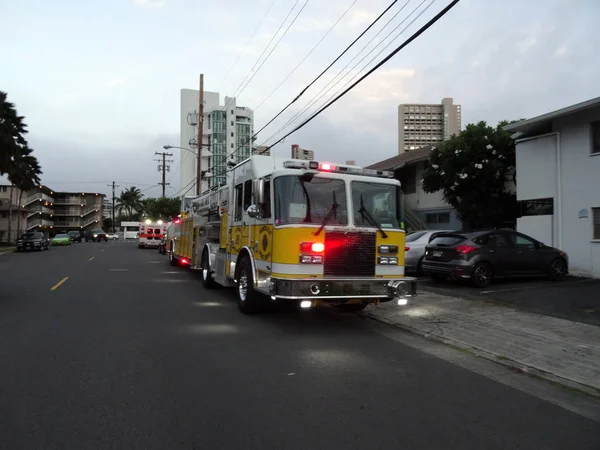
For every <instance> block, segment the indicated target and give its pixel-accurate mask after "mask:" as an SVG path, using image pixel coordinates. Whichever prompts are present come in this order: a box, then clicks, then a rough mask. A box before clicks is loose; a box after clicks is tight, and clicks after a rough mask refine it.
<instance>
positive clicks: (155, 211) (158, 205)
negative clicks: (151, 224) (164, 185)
mask: <svg viewBox="0 0 600 450" xmlns="http://www.w3.org/2000/svg"><path fill="white" fill-rule="evenodd" d="M180 205H181V199H180V198H179V197H175V198H168V197H158V198H147V199H144V200H142V209H143V213H144V215H145V216H146V217H149V218H151V219H153V220H159V219H161V220H169V219H172V218H174V217H177V215H178V214H179V213H180V211H179V209H180Z"/></svg>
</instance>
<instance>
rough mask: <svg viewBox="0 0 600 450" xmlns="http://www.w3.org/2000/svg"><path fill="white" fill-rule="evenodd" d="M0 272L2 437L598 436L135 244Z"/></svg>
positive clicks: (430, 446) (25, 440)
mask: <svg viewBox="0 0 600 450" xmlns="http://www.w3.org/2000/svg"><path fill="white" fill-rule="evenodd" d="M0 274H1V277H2V288H1V291H0V448H2V449H34V448H35V449H45V450H47V449H78V450H79V449H102V448H111V449H112V448H114V449H117V448H118V449H120V448H123V449H132V448H140V449H160V450H166V449H189V450H192V449H211V450H212V449H239V448H243V449H261V450H264V449H277V450H279V449H302V450H307V449H328V450H332V449H388V448H389V449H394V450H397V449H398V448H409V449H411V450H416V449H427V450H434V449H444V450H447V449H450V448H451V449H474V450H475V449H477V450H480V449H486V450H493V449H515V448H519V449H535V450H542V449H567V448H568V449H570V450H575V449H590V450H592V449H594V450H597V449H598V448H600V433H598V430H599V429H600V425H599V423H598V422H596V421H594V420H592V419H590V418H586V417H584V416H582V415H579V414H576V413H574V412H572V411H570V410H568V409H565V408H563V407H560V406H557V405H556V404H554V403H551V402H549V401H547V400H544V399H542V398H539V396H534V395H530V394H528V393H524V392H523V391H522V390H520V389H516V388H514V387H510V386H508V385H506V384H503V383H500V382H498V381H495V380H494V379H492V378H490V377H488V376H484V375H481V374H479V373H476V372H474V371H471V370H468V369H465V368H464V367H462V366H460V365H457V364H453V363H451V362H449V361H448V360H447V359H442V358H439V357H436V356H433V355H432V354H430V353H426V352H423V351H421V350H419V349H417V348H415V347H414V346H410V345H406V344H404V343H402V339H401V338H399V339H394V338H391V337H390V336H388V335H386V334H384V333H381V332H379V331H378V329H379V326H380V325H379V324H374V323H371V322H370V321H368V320H365V319H363V318H361V317H360V316H356V315H341V314H333V313H312V312H291V311H276V312H272V313H268V314H264V315H262V316H243V315H242V314H240V313H239V312H238V310H237V307H236V305H235V302H234V300H233V293H232V292H231V291H229V290H218V291H210V292H207V291H204V290H203V289H202V287H201V284H200V281H199V280H198V279H197V278H196V276H195V275H194V274H192V273H189V272H185V271H183V270H181V269H174V268H172V267H170V266H169V265H168V263H167V260H166V258H165V257H164V256H160V255H159V254H158V252H156V251H154V250H138V249H137V247H136V246H135V245H132V244H130V243H109V244H92V243H89V244H77V245H73V246H70V247H66V248H53V249H51V250H50V251H49V252H44V253H37V254H9V255H2V256H0ZM65 277H68V279H66V281H64V282H63V283H62V284H61V285H60V286H58V287H56V289H55V290H51V288H52V287H54V286H56V285H57V284H58V283H59V282H61V280H64V279H65ZM411 339H414V338H411ZM419 339H420V338H419ZM464 356H465V355H463V357H464ZM498 370H500V369H498ZM519 376H521V375H519ZM572 395H578V394H574V393H573V394H572Z"/></svg>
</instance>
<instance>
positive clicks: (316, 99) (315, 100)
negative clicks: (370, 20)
mask: <svg viewBox="0 0 600 450" xmlns="http://www.w3.org/2000/svg"><path fill="white" fill-rule="evenodd" d="M426 1H427V0H423V1H422V2H421V3H420V4H419V5H418V6H417V7H416V8H415V9H413V10H412V11H411V13H410V14H408V15H407V16H406V17H405V18H404V20H402V21H401V22H400V23H399V24H398V25H396V26H395V27H394V29H392V31H390V32H389V33H388V34H387V35H386V36H385V37H384V38H383V39H382V40H381V42H379V43H378V44H377V45H375V47H374V48H373V49H372V50H371V51H369V52H368V53H366V54H365V55H364V56H363V57H362V59H361V60H360V61H358V62H357V63H356V64H355V65H354V66H352V68H351V69H350V70H348V71H347V72H346V73H345V74H344V75H342V77H341V78H339V79H338V77H339V76H340V74H341V73H343V72H344V71H345V70H346V69H347V68H348V66H349V65H350V64H352V62H353V61H354V60H356V58H358V57H359V56H360V55H361V53H362V52H363V51H364V50H365V49H366V48H367V47H368V46H369V44H370V43H371V42H372V41H373V40H375V39H376V38H377V36H379V35H380V34H381V32H383V30H385V28H386V27H387V26H388V25H389V24H390V23H391V22H392V20H394V19H395V18H396V16H397V15H398V14H399V13H400V12H402V10H404V8H405V7H406V6H408V4H409V3H410V2H411V0H408V1H407V2H406V3H405V4H404V5H403V6H402V8H400V10H398V11H397V12H396V14H394V15H393V16H392V17H391V18H390V20H388V21H387V22H386V24H385V25H384V26H383V27H382V28H381V29H380V30H379V31H378V32H377V34H376V35H375V36H373V37H372V38H371V40H370V41H369V42H367V43H366V45H364V46H363V48H361V49H360V51H359V52H358V53H357V54H356V55H354V57H353V58H352V59H351V60H350V61H348V63H346V65H345V66H344V67H343V68H342V69H341V70H340V71H339V72H338V73H337V74H336V75H335V76H334V77H333V78H332V79H331V80H329V82H328V83H327V84H326V85H325V86H323V87H322V88H321V90H320V91H319V92H318V93H317V94H316V95H315V96H314V97H313V98H312V100H309V102H308V103H307V104H306V105H304V107H303V108H301V109H300V110H299V111H297V112H296V113H295V114H294V115H293V116H292V117H290V118H289V119H288V120H287V122H286V123H285V124H284V125H283V126H281V127H280V128H279V129H278V130H277V131H276V132H275V133H274V134H272V135H271V136H269V137H268V138H267V139H266V141H267V142H268V141H270V140H271V139H273V138H274V137H275V136H277V135H278V134H279V133H280V132H281V131H283V130H285V129H286V128H287V127H288V126H289V125H290V124H292V123H293V122H294V121H295V120H296V119H297V118H298V117H300V116H302V115H303V114H304V113H306V112H307V111H308V110H309V109H310V108H312V107H313V106H314V105H315V104H316V103H318V102H319V101H320V100H321V99H322V98H323V97H325V95H327V94H328V93H329V92H331V90H333V89H334V88H335V87H336V86H337V85H338V84H340V83H341V82H342V81H343V80H344V78H346V77H347V76H348V75H350V74H351V73H352V71H353V70H354V69H355V68H356V66H358V65H359V64H360V63H361V62H362V61H364V60H365V58H366V57H367V56H369V55H370V54H371V53H373V52H374V51H375V50H376V49H377V47H379V46H381V45H382V44H383V43H384V42H385V41H386V39H387V38H388V37H390V35H391V34H392V33H393V32H394V31H396V30H397V29H398V28H399V27H400V26H401V25H402V24H403V23H404V22H406V21H407V20H408V18H409V17H410V16H412V15H413V14H414V13H415V11H417V10H418V9H419V8H420V7H421V6H422V5H423V4H424V3H425V2H426ZM435 1H436V0H433V1H432V2H431V3H430V4H429V5H428V6H427V7H426V8H425V9H424V10H423V11H422V12H421V13H420V14H419V15H418V16H417V17H416V19H418V18H419V17H420V16H421V14H423V12H424V11H426V10H427V9H428V8H429V7H430V6H431V5H432V4H433V3H434V2H435ZM416 19H413V21H412V22H411V23H410V24H409V25H408V26H410V25H412V24H413V23H414V22H415V20H416ZM407 28H408V27H405V28H404V29H403V30H402V31H400V32H399V33H398V34H397V35H396V36H395V37H394V38H393V39H392V40H391V41H390V42H389V43H388V44H387V46H386V47H384V49H385V48H387V47H389V46H390V45H391V44H392V43H393V42H394V41H395V40H396V39H398V38H399V37H400V36H401V35H402V34H403V33H404V32H405V31H406V29H407ZM382 51H383V50H382ZM382 51H381V52H382ZM381 52H379V53H378V55H379V54H381ZM363 69H364V68H363ZM361 70H362V69H361ZM359 74H360V71H359V72H358V74H356V75H355V76H354V77H353V78H352V79H354V78H356V76H358V75H359ZM336 79H337V81H336ZM334 82H335V83H334ZM332 83H334V84H333V85H331V84H332ZM347 84H348V83H346V84H345V85H344V86H347ZM330 86H331V87H330ZM323 91H325V92H323ZM338 92H339V91H338ZM261 145H262V144H261Z"/></svg>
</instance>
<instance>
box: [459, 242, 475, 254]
mask: <svg viewBox="0 0 600 450" xmlns="http://www.w3.org/2000/svg"><path fill="white" fill-rule="evenodd" d="M473 250H477V247H471V246H470V245H466V244H462V245H459V246H458V247H456V251H457V252H458V253H461V254H463V255H468V254H469V253H471V252H472V251H473Z"/></svg>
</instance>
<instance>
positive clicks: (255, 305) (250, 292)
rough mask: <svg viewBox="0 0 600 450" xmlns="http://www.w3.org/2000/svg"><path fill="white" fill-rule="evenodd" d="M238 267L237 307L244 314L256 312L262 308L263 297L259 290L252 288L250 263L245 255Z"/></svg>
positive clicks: (263, 304)
mask: <svg viewBox="0 0 600 450" xmlns="http://www.w3.org/2000/svg"><path fill="white" fill-rule="evenodd" d="M239 268H240V269H239V270H240V271H239V272H238V276H237V283H236V284H237V285H236V289H235V295H236V297H237V303H238V307H239V308H240V311H241V312H242V313H244V314H255V313H258V312H260V311H261V310H262V309H263V308H264V306H265V299H264V297H263V296H262V294H261V293H260V292H256V291H255V290H254V276H253V273H252V264H250V260H249V259H248V257H247V256H246V257H242V260H241V261H240V264H239Z"/></svg>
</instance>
